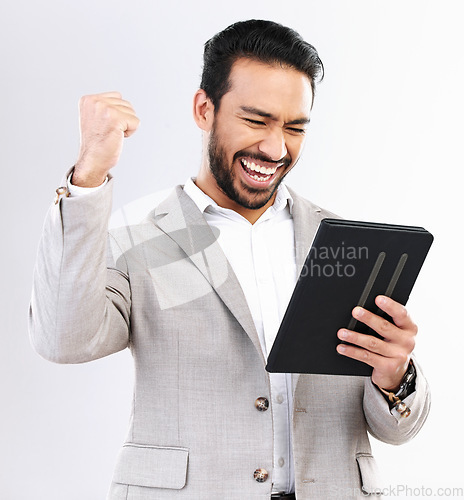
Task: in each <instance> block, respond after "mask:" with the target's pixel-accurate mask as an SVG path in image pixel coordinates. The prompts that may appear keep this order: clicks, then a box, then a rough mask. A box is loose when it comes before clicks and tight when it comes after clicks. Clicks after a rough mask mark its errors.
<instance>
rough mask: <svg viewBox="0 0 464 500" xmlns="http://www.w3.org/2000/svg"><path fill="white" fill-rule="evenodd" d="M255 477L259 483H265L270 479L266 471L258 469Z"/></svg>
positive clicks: (254, 474)
mask: <svg viewBox="0 0 464 500" xmlns="http://www.w3.org/2000/svg"><path fill="white" fill-rule="evenodd" d="M253 477H254V478H255V480H256V481H257V482H258V483H264V481H266V480H267V478H268V477H269V473H268V471H267V470H266V469H256V470H255V471H254V473H253Z"/></svg>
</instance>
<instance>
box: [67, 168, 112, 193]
mask: <svg viewBox="0 0 464 500" xmlns="http://www.w3.org/2000/svg"><path fill="white" fill-rule="evenodd" d="M107 175H108V174H107V173H106V172H105V173H104V174H99V173H96V172H95V171H87V172H86V171H85V170H84V169H82V168H80V167H78V166H77V164H76V166H75V167H74V170H73V172H72V173H71V177H70V179H69V180H70V182H71V184H72V185H73V186H76V187H83V188H94V187H99V186H101V185H102V184H103V183H104V182H105V180H106V178H107Z"/></svg>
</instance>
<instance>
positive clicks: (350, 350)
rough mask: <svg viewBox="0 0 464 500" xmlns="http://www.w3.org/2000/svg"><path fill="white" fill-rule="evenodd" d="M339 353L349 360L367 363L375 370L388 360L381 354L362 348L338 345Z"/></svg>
mask: <svg viewBox="0 0 464 500" xmlns="http://www.w3.org/2000/svg"><path fill="white" fill-rule="evenodd" d="M337 352H338V353H339V354H342V355H343V356H346V357H347V358H351V359H356V360H358V361H362V362H363V363H366V364H368V365H369V366H372V367H373V368H377V367H378V366H379V365H380V364H381V363H382V362H383V360H385V359H387V358H384V357H383V356H381V355H380V354H377V353H374V352H371V351H367V350H366V349H362V348H361V347H356V346H352V345H347V344H338V346H337Z"/></svg>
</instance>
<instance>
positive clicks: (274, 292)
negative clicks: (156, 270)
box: [184, 179, 297, 493]
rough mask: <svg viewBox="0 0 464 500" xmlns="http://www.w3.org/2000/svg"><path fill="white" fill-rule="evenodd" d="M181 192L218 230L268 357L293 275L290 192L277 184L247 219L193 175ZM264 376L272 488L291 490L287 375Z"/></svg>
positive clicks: (291, 458) (287, 298)
mask: <svg viewBox="0 0 464 500" xmlns="http://www.w3.org/2000/svg"><path fill="white" fill-rule="evenodd" d="M184 191H185V193H186V194H187V195H188V196H189V197H190V198H191V199H192V200H193V202H194V203H195V204H196V205H197V207H198V208H199V209H200V211H201V212H202V213H203V215H204V217H205V219H206V221H207V223H208V224H209V225H210V226H214V227H215V228H217V229H219V237H218V243H219V244H220V245H221V248H222V250H223V251H224V253H225V255H226V257H227V259H228V260H229V262H230V264H231V266H232V269H233V270H234V272H235V274H236V276H237V278H238V281H239V282H240V285H241V287H242V289H243V292H244V294H245V297H246V300H247V302H248V306H249V308H250V312H251V315H252V317H253V321H254V324H255V327H256V330H257V331H258V335H259V340H260V344H261V349H262V350H263V354H264V358H265V359H267V355H268V353H269V351H270V349H271V347H272V344H273V343H274V339H275V337H276V334H277V331H278V329H279V326H280V323H281V321H282V318H283V315H284V313H285V310H286V308H287V305H288V302H289V300H290V297H291V295H292V292H293V288H294V287H295V284H296V280H297V276H296V260H295V235H294V226H293V218H292V214H291V212H292V205H293V200H292V197H291V195H290V193H289V192H288V190H287V188H286V187H285V186H284V185H283V184H281V185H280V186H279V188H278V190H277V196H276V199H275V202H274V204H273V205H272V206H271V207H269V208H268V209H267V210H266V212H264V213H263V214H262V215H261V217H260V218H259V219H258V220H257V221H256V222H255V223H254V224H250V222H248V220H247V219H245V218H244V217H242V216H241V215H239V214H238V213H237V212H235V211H233V210H230V209H227V208H222V207H220V206H218V205H217V203H215V202H214V201H213V200H212V199H211V198H210V197H209V196H207V195H206V194H205V193H203V191H201V190H200V189H199V188H198V187H197V186H196V185H195V184H194V182H193V181H192V179H189V180H188V181H187V182H186V184H185V187H184ZM269 376H270V382H271V395H270V404H271V408H272V416H273V424H274V425H273V429H274V469H273V474H272V482H273V485H272V492H273V493H280V492H286V493H290V492H293V491H295V489H294V488H295V486H294V482H295V480H294V469H293V456H292V436H291V427H292V425H291V424H292V412H293V400H292V385H291V375H290V374H282V373H271V374H270V375H269ZM257 396H259V395H257Z"/></svg>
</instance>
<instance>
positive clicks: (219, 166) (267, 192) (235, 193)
mask: <svg viewBox="0 0 464 500" xmlns="http://www.w3.org/2000/svg"><path fill="white" fill-rule="evenodd" d="M241 157H247V158H252V159H255V160H261V161H264V162H269V161H270V160H269V158H268V157H265V156H264V155H259V154H256V153H247V152H246V151H238V152H237V153H235V155H234V157H233V159H232V163H231V164H230V165H228V164H227V159H226V153H225V149H224V147H223V145H222V144H221V143H220V140H219V138H218V135H217V132H216V128H215V127H214V126H213V129H212V131H211V136H210V140H209V144H208V159H209V168H210V170H211V173H212V174H213V177H214V180H215V181H216V184H217V185H218V187H219V189H220V190H221V191H222V192H223V193H224V194H225V195H226V196H227V197H228V198H229V199H230V200H232V201H234V202H235V203H237V204H238V205H240V206H241V207H243V208H248V209H251V210H257V209H259V208H262V207H264V205H266V203H268V202H269V200H270V199H271V198H272V197H273V196H274V193H275V192H276V190H277V188H278V187H279V185H280V183H281V182H282V181H283V180H284V178H285V176H286V175H287V173H288V171H287V172H285V174H283V175H281V176H280V178H278V179H276V180H274V182H272V183H271V185H270V186H268V187H263V188H261V189H260V188H253V187H251V186H247V185H246V184H244V183H243V182H242V181H241V180H239V181H238V182H239V183H240V185H239V186H236V175H235V172H234V163H235V161H236V160H238V159H239V158H241ZM272 163H282V161H279V162H275V161H272ZM290 163H291V160H290V159H288V158H285V159H284V160H283V165H282V166H281V167H279V168H282V169H283V170H286V169H287V167H288V166H289V165H290Z"/></svg>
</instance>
